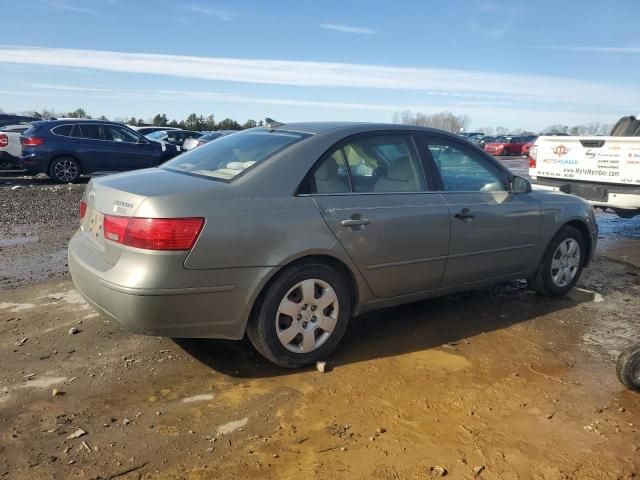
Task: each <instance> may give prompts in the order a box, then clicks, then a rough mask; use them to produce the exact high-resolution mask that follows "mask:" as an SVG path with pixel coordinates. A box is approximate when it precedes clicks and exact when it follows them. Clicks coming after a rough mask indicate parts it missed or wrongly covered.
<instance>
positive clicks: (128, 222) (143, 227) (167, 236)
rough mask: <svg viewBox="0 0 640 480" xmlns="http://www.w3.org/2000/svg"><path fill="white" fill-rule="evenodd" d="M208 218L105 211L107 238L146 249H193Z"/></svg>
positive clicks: (105, 233)
mask: <svg viewBox="0 0 640 480" xmlns="http://www.w3.org/2000/svg"><path fill="white" fill-rule="evenodd" d="M203 225H204V218H135V217H134V218H128V217H117V216H115V215H105V217H104V236H105V238H106V239H108V240H111V241H114V242H117V243H121V244H122V245H127V246H129V247H136V248H144V249H146V250H191V248H192V247H193V245H194V243H196V240H197V239H198V235H200V231H201V230H202V226H203Z"/></svg>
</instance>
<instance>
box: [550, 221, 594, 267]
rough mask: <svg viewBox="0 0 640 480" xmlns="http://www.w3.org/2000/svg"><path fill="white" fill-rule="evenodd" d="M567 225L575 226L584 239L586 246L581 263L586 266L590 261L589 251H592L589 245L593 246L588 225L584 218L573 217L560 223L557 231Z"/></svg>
mask: <svg viewBox="0 0 640 480" xmlns="http://www.w3.org/2000/svg"><path fill="white" fill-rule="evenodd" d="M567 226H568V227H573V228H575V229H576V230H578V231H579V232H580V233H581V235H582V239H583V240H584V243H585V245H586V247H587V251H586V253H585V256H584V262H583V265H584V266H585V267H586V266H587V265H589V262H590V261H591V252H592V248H591V247H592V246H593V240H592V239H591V233H590V232H589V227H588V226H587V223H586V222H585V221H584V220H582V219H577V218H574V219H573V220H569V221H568V222H567V223H565V224H564V225H562V227H560V228H559V229H558V231H560V230H561V229H562V228H563V227H567ZM557 233H558V232H556V234H557Z"/></svg>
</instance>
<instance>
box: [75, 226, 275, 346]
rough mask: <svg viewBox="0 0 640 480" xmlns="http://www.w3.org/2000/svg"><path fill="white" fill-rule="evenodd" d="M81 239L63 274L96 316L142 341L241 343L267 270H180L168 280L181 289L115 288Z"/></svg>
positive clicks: (89, 248) (78, 239)
mask: <svg viewBox="0 0 640 480" xmlns="http://www.w3.org/2000/svg"><path fill="white" fill-rule="evenodd" d="M83 235H84V234H83V233H82V232H78V233H77V234H76V235H75V236H74V237H73V238H72V239H71V241H70V242H69V270H70V272H71V276H72V278H73V283H74V285H75V287H76V289H77V290H78V291H79V292H80V294H81V295H82V296H83V297H84V298H85V299H86V301H87V302H88V303H89V304H90V305H91V306H92V307H93V308H95V309H96V310H97V311H98V312H99V313H100V314H102V315H103V316H105V317H106V318H108V319H110V320H111V321H113V322H115V323H116V324H118V325H120V326H121V327H122V328H123V329H124V330H127V331H131V332H134V333H139V334H143V335H154V336H161V337H173V338H198V337H200V338H223V339H231V340H239V339H241V338H242V337H243V336H244V333H245V328H246V322H247V319H248V316H249V313H250V310H251V306H252V305H253V300H254V298H255V295H257V293H256V292H257V290H258V289H259V286H260V285H261V281H262V280H263V279H265V277H266V275H267V274H268V272H269V270H270V269H268V268H260V267H256V268H237V269H216V270H206V271H203V270H195V271H194V270H186V269H182V270H181V271H177V272H175V275H172V280H174V283H175V277H180V280H181V281H183V283H184V284H185V285H187V286H185V287H177V286H175V285H172V286H170V287H168V288H161V287H158V286H154V287H151V288H146V287H144V286H135V287H132V286H126V285H120V284H117V283H114V282H112V281H110V280H109V279H107V278H106V277H108V276H109V274H106V272H105V270H104V268H103V265H99V264H100V262H95V259H94V258H93V257H94V254H93V253H92V251H91V247H89V246H88V245H87V244H86V241H85V239H84V238H82V237H83ZM129 267H130V266H129ZM113 269H118V265H117V264H116V265H114V266H113V267H112V268H111V270H113ZM110 273H112V272H110ZM205 279H206V280H205ZM197 282H202V285H205V286H196V283H197Z"/></svg>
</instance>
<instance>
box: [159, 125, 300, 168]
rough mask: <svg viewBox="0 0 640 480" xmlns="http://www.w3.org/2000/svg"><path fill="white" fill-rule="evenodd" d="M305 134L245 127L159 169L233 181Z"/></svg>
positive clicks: (185, 154)
mask: <svg viewBox="0 0 640 480" xmlns="http://www.w3.org/2000/svg"><path fill="white" fill-rule="evenodd" d="M307 136H308V134H304V133H297V132H284V131H277V130H276V131H269V130H247V131H245V132H241V133H236V134H233V135H226V136H224V137H222V138H220V139H218V140H216V141H215V142H210V143H206V144H204V145H203V146H202V147H199V148H195V149H193V150H189V151H188V152H186V153H183V154H182V155H179V156H177V157H176V158H174V159H172V160H169V161H168V162H166V163H164V164H163V165H162V167H161V168H165V169H167V170H173V171H176V172H184V173H189V174H192V175H199V176H204V177H210V178H216V179H220V180H232V179H233V178H235V177H237V176H238V175H240V174H241V173H242V172H244V171H245V170H247V169H248V168H251V167H252V166H253V165H255V164H256V163H259V162H262V161H263V160H266V159H267V158H269V157H271V156H272V155H274V154H276V153H277V152H279V151H281V150H283V149H285V148H287V147H289V146H290V145H293V144H294V143H296V142H299V141H300V140H302V139H303V138H306V137H307Z"/></svg>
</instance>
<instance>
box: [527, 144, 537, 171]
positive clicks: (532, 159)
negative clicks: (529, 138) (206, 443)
mask: <svg viewBox="0 0 640 480" xmlns="http://www.w3.org/2000/svg"><path fill="white" fill-rule="evenodd" d="M537 160H538V147H536V146H535V145H532V146H531V147H530V148H529V168H536V167H537Z"/></svg>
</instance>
